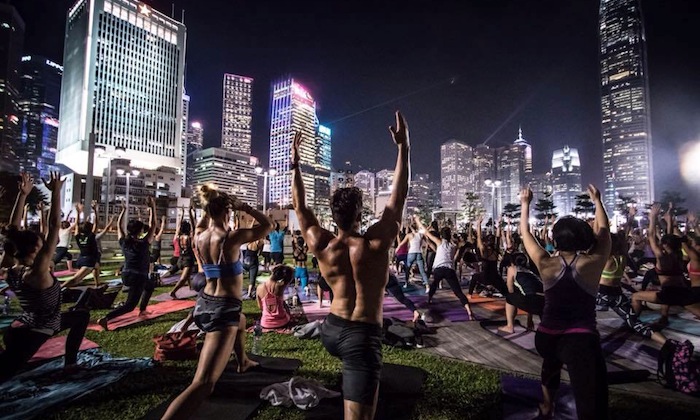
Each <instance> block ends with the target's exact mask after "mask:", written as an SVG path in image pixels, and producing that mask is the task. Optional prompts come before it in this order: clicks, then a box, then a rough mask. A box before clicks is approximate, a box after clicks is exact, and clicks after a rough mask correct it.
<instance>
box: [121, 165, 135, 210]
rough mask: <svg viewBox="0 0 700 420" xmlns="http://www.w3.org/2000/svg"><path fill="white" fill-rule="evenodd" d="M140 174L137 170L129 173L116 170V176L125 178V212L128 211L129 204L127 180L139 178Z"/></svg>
mask: <svg viewBox="0 0 700 420" xmlns="http://www.w3.org/2000/svg"><path fill="white" fill-rule="evenodd" d="M140 173H141V172H140V171H138V170H137V169H132V170H130V171H125V170H124V169H122V168H119V169H117V175H118V176H125V177H126V208H127V212H128V211H129V210H128V208H129V204H130V203H129V179H130V178H131V177H132V176H139V174H140Z"/></svg>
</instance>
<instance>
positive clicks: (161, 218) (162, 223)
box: [156, 215, 165, 241]
mask: <svg viewBox="0 0 700 420" xmlns="http://www.w3.org/2000/svg"><path fill="white" fill-rule="evenodd" d="M164 230H165V215H163V216H161V217H160V229H158V233H156V241H160V238H161V237H162V236H163V231H164Z"/></svg>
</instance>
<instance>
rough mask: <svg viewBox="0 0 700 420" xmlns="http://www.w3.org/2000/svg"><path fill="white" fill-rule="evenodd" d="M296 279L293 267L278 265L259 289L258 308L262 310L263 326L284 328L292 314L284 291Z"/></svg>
mask: <svg viewBox="0 0 700 420" xmlns="http://www.w3.org/2000/svg"><path fill="white" fill-rule="evenodd" d="M293 279H294V276H293V272H292V267H290V266H288V265H278V266H276V267H275V268H273V269H272V275H271V276H270V278H269V279H268V280H267V281H266V282H265V283H263V284H261V285H260V286H258V291H257V302H258V308H260V310H262V316H261V317H260V325H261V326H262V327H263V328H269V329H276V328H284V327H286V326H287V324H289V320H290V319H291V315H290V314H289V312H288V311H287V308H286V307H285V304H284V291H285V289H286V288H287V286H289V283H291V282H292V280H293Z"/></svg>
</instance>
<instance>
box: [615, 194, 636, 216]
mask: <svg viewBox="0 0 700 420" xmlns="http://www.w3.org/2000/svg"><path fill="white" fill-rule="evenodd" d="M618 198H619V199H620V203H619V204H618V205H617V211H619V212H620V214H621V215H623V216H625V217H627V216H629V214H630V206H632V205H634V204H637V200H635V199H634V198H633V197H628V196H624V195H620V196H619V197H618Z"/></svg>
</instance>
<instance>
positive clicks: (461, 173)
mask: <svg viewBox="0 0 700 420" xmlns="http://www.w3.org/2000/svg"><path fill="white" fill-rule="evenodd" d="M440 160H441V162H442V163H441V166H440V180H441V187H440V201H441V203H442V207H443V208H445V209H450V210H459V209H461V208H462V206H463V205H464V202H465V198H466V195H467V192H473V191H474V177H473V173H474V153H473V149H472V147H471V146H469V145H467V144H464V143H461V142H459V141H457V140H450V141H448V142H447V143H444V144H443V145H442V146H440Z"/></svg>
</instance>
